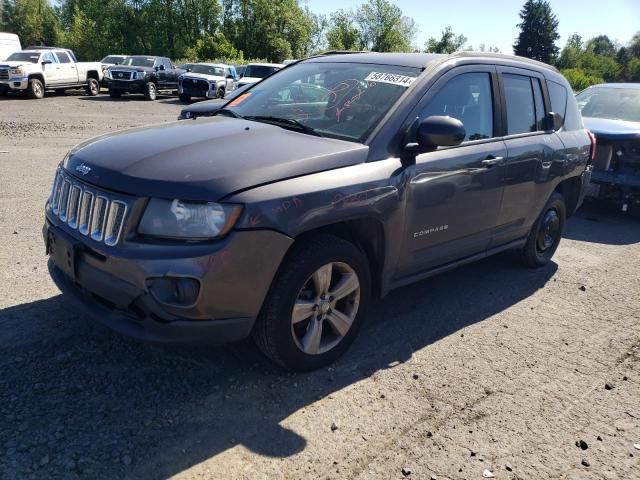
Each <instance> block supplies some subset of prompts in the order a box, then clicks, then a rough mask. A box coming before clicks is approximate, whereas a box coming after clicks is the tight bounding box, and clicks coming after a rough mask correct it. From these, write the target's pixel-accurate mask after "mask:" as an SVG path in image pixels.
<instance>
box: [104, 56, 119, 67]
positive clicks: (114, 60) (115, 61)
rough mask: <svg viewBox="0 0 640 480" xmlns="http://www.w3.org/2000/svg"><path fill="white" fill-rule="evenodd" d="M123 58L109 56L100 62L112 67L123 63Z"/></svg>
mask: <svg viewBox="0 0 640 480" xmlns="http://www.w3.org/2000/svg"><path fill="white" fill-rule="evenodd" d="M123 58H124V57H119V56H117V55H109V56H107V57H104V58H103V59H102V60H100V63H110V64H112V65H118V64H119V63H120V62H122V60H123Z"/></svg>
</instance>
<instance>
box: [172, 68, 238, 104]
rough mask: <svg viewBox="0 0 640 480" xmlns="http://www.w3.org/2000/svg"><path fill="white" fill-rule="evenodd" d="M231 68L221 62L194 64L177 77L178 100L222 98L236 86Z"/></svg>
mask: <svg viewBox="0 0 640 480" xmlns="http://www.w3.org/2000/svg"><path fill="white" fill-rule="evenodd" d="M231 68H233V67H231ZM231 68H230V67H229V66H227V65H224V64H222V63H196V64H194V65H193V66H192V67H191V70H190V71H189V72H187V73H185V74H183V75H181V76H180V78H178V95H179V96H180V100H181V101H183V102H188V101H190V100H191V97H197V98H224V96H225V94H226V93H227V92H230V91H232V90H233V89H234V88H235V87H236V81H235V78H234V75H233V73H232V72H231Z"/></svg>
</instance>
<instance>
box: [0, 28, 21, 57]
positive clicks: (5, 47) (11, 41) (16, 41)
mask: <svg viewBox="0 0 640 480" xmlns="http://www.w3.org/2000/svg"><path fill="white" fill-rule="evenodd" d="M20 50H22V46H21V45H20V38H18V35H16V34H15V33H4V32H0V61H2V60H6V59H7V58H8V57H9V55H11V54H12V53H14V52H19V51H20Z"/></svg>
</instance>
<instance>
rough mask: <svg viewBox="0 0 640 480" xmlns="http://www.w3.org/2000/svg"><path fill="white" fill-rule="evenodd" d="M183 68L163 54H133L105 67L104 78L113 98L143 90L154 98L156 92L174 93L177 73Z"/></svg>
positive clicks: (149, 98) (149, 96)
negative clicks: (154, 55) (159, 55)
mask: <svg viewBox="0 0 640 480" xmlns="http://www.w3.org/2000/svg"><path fill="white" fill-rule="evenodd" d="M185 71H186V70H182V69H179V68H176V67H175V65H173V63H171V60H169V59H168V58H165V57H150V56H145V55H133V56H131V57H127V58H126V59H124V60H123V61H122V62H121V63H120V64H119V65H114V66H111V67H109V68H107V71H106V72H105V82H106V84H107V87H108V88H109V95H110V96H111V97H112V98H120V97H121V96H122V94H124V93H142V94H144V97H145V98H146V99H147V100H155V99H156V96H157V95H158V94H159V93H171V94H174V93H177V90H178V77H179V76H180V75H182V74H183V73H185Z"/></svg>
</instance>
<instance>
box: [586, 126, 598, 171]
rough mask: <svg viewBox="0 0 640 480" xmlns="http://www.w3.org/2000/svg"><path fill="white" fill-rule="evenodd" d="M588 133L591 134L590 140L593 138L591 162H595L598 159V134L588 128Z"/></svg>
mask: <svg viewBox="0 0 640 480" xmlns="http://www.w3.org/2000/svg"><path fill="white" fill-rule="evenodd" d="M587 134H588V135H589V140H591V154H590V157H591V158H590V160H589V163H593V162H594V161H595V159H596V143H597V142H596V136H595V135H594V134H593V132H591V131H590V130H587Z"/></svg>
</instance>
